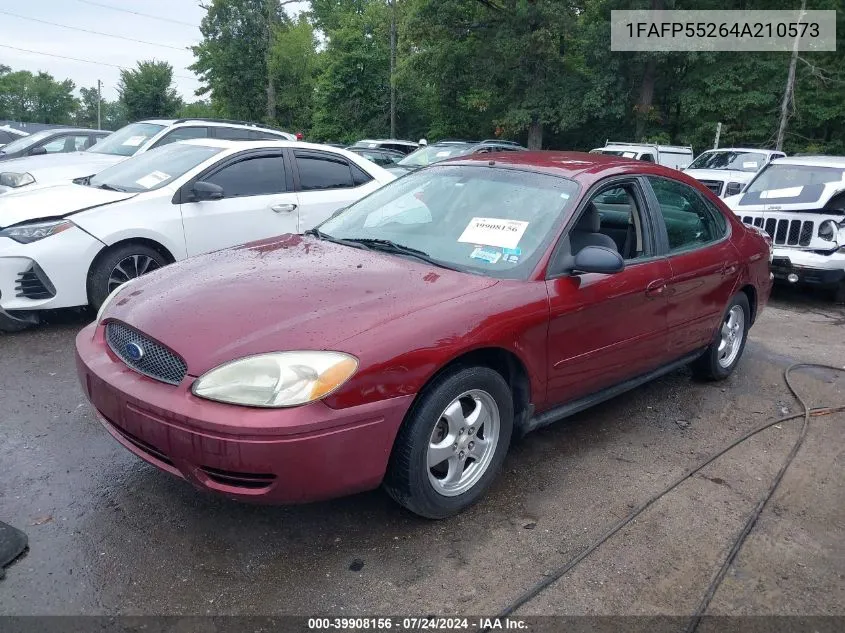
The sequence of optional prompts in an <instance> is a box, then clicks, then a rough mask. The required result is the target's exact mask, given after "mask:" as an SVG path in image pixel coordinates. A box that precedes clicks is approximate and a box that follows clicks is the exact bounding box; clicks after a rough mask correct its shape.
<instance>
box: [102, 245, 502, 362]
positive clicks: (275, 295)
mask: <svg viewBox="0 0 845 633" xmlns="http://www.w3.org/2000/svg"><path fill="white" fill-rule="evenodd" d="M496 283H497V280H495V279H491V278H489V277H483V276H480V275H472V274H469V273H461V272H457V271H452V270H447V269H444V268H438V267H435V266H431V265H428V264H426V263H424V262H419V261H416V260H412V259H409V258H406V257H401V256H397V255H391V254H386V253H379V252H374V251H368V250H363V249H356V248H352V247H348V246H342V245H340V244H334V243H331V242H327V241H322V240H318V239H316V238H312V237H308V236H302V235H283V236H280V237H278V238H273V239H270V240H264V241H261V242H255V243H252V244H248V245H245V246H239V247H237V248H233V249H228V250H224V251H217V252H216V253H211V254H209V255H204V256H200V257H194V258H190V259H188V260H185V261H183V262H180V263H177V264H174V265H171V266H167V267H165V268H162V269H160V270H158V271H156V272H154V273H152V274H150V275H149V276H146V277H144V278H142V279H141V280H139V281H138V282H136V283H134V284H133V285H132V286H131V287H130V288H127V290H126V291H125V292H123V293H121V294H120V295H118V297H117V298H116V300H115V302H114V303H113V304H112V305H110V306H109V307H108V308H107V312H106V316H107V317H108V318H116V319H120V320H121V321H123V322H125V323H127V324H129V325H130V326H132V327H134V328H136V329H138V330H139V331H141V332H144V333H145V334H147V335H149V336H151V337H153V338H154V339H156V340H158V341H159V342H161V343H163V344H164V345H166V346H168V347H169V348H171V349H172V350H174V351H175V352H177V353H178V354H180V355H181V356H182V357H183V358H184V359H185V361H186V362H187V364H188V373H189V374H191V375H194V376H198V375H201V374H202V373H204V372H206V371H208V370H209V369H212V368H214V367H216V366H218V365H220V364H221V363H224V362H227V361H230V360H234V359H237V358H243V357H244V356H250V355H252V354H260V353H264V352H272V351H283V350H314V349H335V350H338V351H343V345H342V342H343V341H345V340H347V339H349V338H351V337H353V336H355V335H356V334H359V333H361V332H365V331H368V330H371V329H373V328H375V327H378V326H379V325H381V324H384V323H387V322H389V321H391V320H393V319H396V318H398V317H401V316H404V315H407V314H409V313H415V312H420V311H422V310H425V309H426V308H431V307H433V306H435V305H437V304H439V303H442V302H444V301H448V300H449V299H453V298H455V297H459V296H466V295H469V294H470V293H473V292H477V291H479V290H482V289H484V288H488V287H490V286H492V285H494V284H496ZM426 318H437V315H436V313H435V312H428V313H427V316H426Z"/></svg>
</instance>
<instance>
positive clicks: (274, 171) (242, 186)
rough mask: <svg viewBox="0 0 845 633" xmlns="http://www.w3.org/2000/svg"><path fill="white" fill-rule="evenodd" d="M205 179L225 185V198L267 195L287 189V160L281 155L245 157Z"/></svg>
mask: <svg viewBox="0 0 845 633" xmlns="http://www.w3.org/2000/svg"><path fill="white" fill-rule="evenodd" d="M203 180H205V181H206V182H211V183H214V184H215V185H220V186H221V187H223V197H224V198H239V197H242V196H266V195H270V194H274V193H283V192H285V191H287V187H286V186H285V161H284V159H283V158H282V157H281V156H256V157H254V158H245V159H244V160H241V161H238V162H237V163H233V164H231V165H227V166H226V167H224V168H223V169H221V170H220V171H218V172H216V173H214V174H212V175H211V176H208V177H206V178H203Z"/></svg>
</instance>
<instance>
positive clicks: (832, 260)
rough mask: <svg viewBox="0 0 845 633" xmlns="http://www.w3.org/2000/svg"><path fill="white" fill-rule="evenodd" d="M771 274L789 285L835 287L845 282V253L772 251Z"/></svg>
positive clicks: (795, 250)
mask: <svg viewBox="0 0 845 633" xmlns="http://www.w3.org/2000/svg"><path fill="white" fill-rule="evenodd" d="M772 274H773V275H774V276H775V279H777V280H781V281H790V275H795V276H796V277H797V279H795V278H792V280H791V283H801V284H810V285H815V286H835V285H836V284H838V283H841V282H843V281H845V251H843V250H841V249H840V250H838V251H836V252H834V253H831V254H830V255H823V254H820V253H816V252H813V251H802V250H798V249H795V248H779V247H777V246H776V247H775V249H774V259H773V260H772Z"/></svg>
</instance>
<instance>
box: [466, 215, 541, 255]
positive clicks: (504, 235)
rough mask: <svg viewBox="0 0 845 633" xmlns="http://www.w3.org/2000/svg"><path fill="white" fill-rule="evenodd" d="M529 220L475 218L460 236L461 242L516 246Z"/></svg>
mask: <svg viewBox="0 0 845 633" xmlns="http://www.w3.org/2000/svg"><path fill="white" fill-rule="evenodd" d="M527 228H528V222H524V221H522V220H502V219H499V218H473V219H472V220H470V221H469V224H468V225H467V227H466V228H465V229H464V232H463V233H461V236H460V237H459V238H458V241H459V242H469V243H470V244H482V245H484V246H498V247H499V248H516V247H517V244H519V240H520V239H522V234H523V233H525V229H527Z"/></svg>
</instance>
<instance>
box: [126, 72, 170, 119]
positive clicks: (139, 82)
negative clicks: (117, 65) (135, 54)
mask: <svg viewBox="0 0 845 633" xmlns="http://www.w3.org/2000/svg"><path fill="white" fill-rule="evenodd" d="M117 92H118V94H119V95H120V103H121V105H122V106H123V108H124V110H125V111H126V116H127V118H128V119H129V120H130V121H137V120H138V119H147V118H150V117H172V116H176V115H177V114H179V110H180V109H181V108H182V99H181V98H180V97H179V95H178V94H177V93H176V88H174V87H173V66H171V65H170V64H168V63H167V62H158V61H155V60H150V61H141V62H138V68H137V69H135V70H121V71H120V83H119V84H118V86H117Z"/></svg>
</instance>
